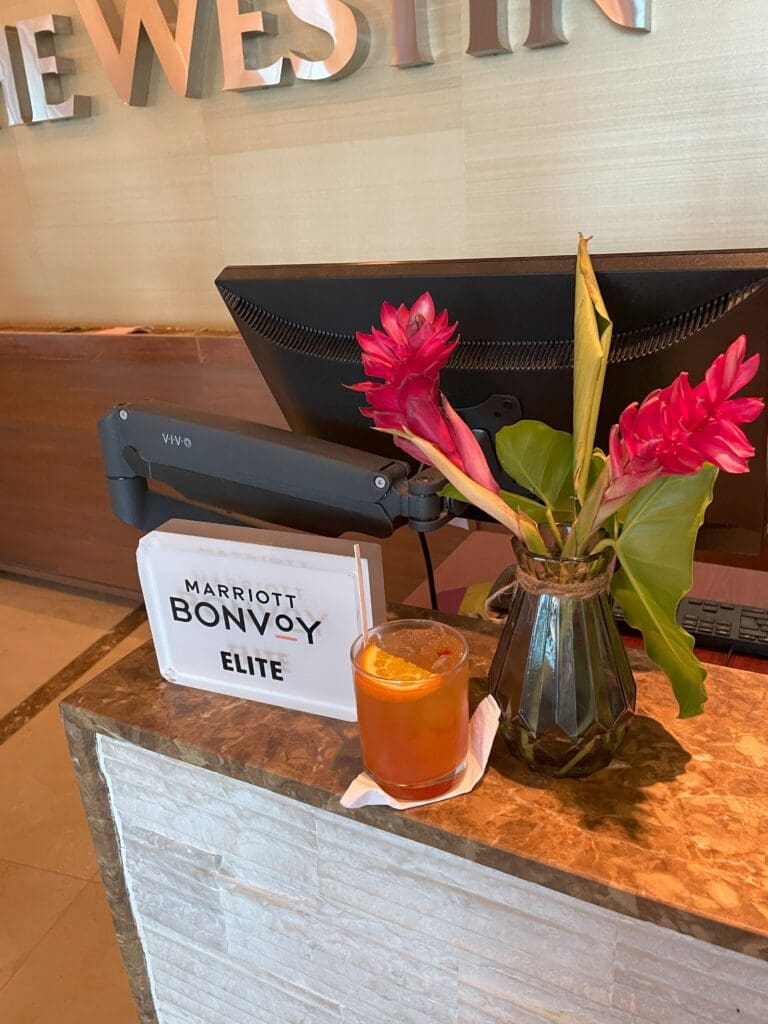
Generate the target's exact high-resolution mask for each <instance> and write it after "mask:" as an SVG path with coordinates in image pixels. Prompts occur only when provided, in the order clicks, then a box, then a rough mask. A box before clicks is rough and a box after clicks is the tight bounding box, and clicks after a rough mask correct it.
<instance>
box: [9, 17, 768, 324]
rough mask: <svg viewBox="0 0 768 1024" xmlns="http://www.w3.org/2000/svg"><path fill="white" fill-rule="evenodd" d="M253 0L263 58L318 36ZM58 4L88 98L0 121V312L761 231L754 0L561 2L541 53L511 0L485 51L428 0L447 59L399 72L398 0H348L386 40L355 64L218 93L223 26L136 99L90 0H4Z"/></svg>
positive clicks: (43, 316) (200, 318) (206, 294)
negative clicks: (584, 244)
mask: <svg viewBox="0 0 768 1024" xmlns="http://www.w3.org/2000/svg"><path fill="white" fill-rule="evenodd" d="M200 2H201V3H202V2H204V0H200ZM488 2H489V3H490V2H491V0H488ZM124 3H125V0H119V2H118V3H117V7H118V9H119V10H121V11H122V10H123V9H124ZM258 6H259V7H262V8H264V9H268V10H272V11H275V12H277V13H278V15H279V16H280V25H281V35H280V37H279V38H278V39H277V40H272V41H266V42H264V48H263V53H264V55H265V60H268V59H273V57H274V55H275V54H276V53H277V52H278V49H277V48H282V47H286V46H299V47H303V48H304V49H307V50H309V51H310V53H311V54H313V55H320V54H321V53H322V51H323V47H324V46H326V43H325V42H324V40H323V37H322V35H321V34H320V33H318V32H317V31H313V30H309V29H302V28H301V27H300V25H299V23H298V22H297V21H296V19H294V18H293V16H292V15H290V14H289V13H288V9H287V6H286V4H285V2H284V0H260V2H259V5H258ZM54 7H55V9H56V11H57V13H60V14H68V15H71V16H72V18H73V22H74V26H75V31H74V34H73V36H71V37H69V38H60V39H59V42H58V47H59V51H60V52H61V53H62V55H65V56H69V57H73V58H74V59H75V60H76V62H77V75H76V76H75V77H74V78H70V79H68V80H67V82H68V85H69V86H70V87H72V88H76V90H77V91H78V92H80V93H85V94H88V95H91V96H93V97H94V110H95V114H94V117H93V118H91V119H90V120H84V121H80V122H68V123H56V124H44V125H38V126H33V127H15V128H11V129H6V128H3V130H2V131H0V176H2V189H0V224H2V229H3V242H4V244H3V245H2V247H0V311H1V312H0V318H1V319H2V320H3V321H5V322H7V323H11V322H17V323H19V322H23V323H37V324H43V325H50V324H69V325H72V324H86V323H87V324H107V323H110V324H111V323H115V322H123V323H125V322H129V323H136V322H140V323H154V324H158V325H178V326H193V327H201V326H222V325H225V324H227V322H228V318H227V314H226V311H225V309H224V307H223V304H222V303H221V302H220V300H219V298H218V296H217V294H216V292H215V289H214V288H213V286H212V281H213V278H214V276H215V274H216V273H217V272H218V271H219V270H220V269H221V268H222V267H223V266H224V265H225V264H227V263H273V262H276V263H282V262H307V261H309V262H312V261H323V262H325V261H333V260H345V261H349V260H394V259H409V258H428V257H456V256H502V255H524V254H546V253H557V252H570V251H572V250H573V249H574V243H575V237H576V232H577V231H578V230H580V229H581V230H584V231H585V232H592V233H594V235H595V243H594V249H595V251H598V252H599V251H603V252H606V251H632V250H638V249H640V250H664V249H685V248H706V247H709V248H723V247H738V246H758V245H764V244H765V241H766V238H765V222H766V214H767V213H768V198H767V197H768V193H766V190H765V187H764V182H765V179H766V174H767V172H768V133H766V131H765V117H766V109H768V70H766V62H765V54H766V52H768V19H766V18H765V10H764V5H763V4H762V3H759V2H756V0H752V2H741V3H732V2H728V0H655V2H654V5H653V9H654V13H653V19H654V21H653V31H652V32H651V33H650V34H649V35H644V34H640V33H634V32H630V31H627V30H623V29H621V28H619V27H617V26H616V25H614V24H612V23H611V22H610V21H609V20H608V19H607V18H606V17H605V15H604V14H602V13H601V11H600V9H599V7H598V5H597V4H595V3H593V2H592V0H563V7H564V12H565V23H566V31H567V35H568V36H569V38H570V43H569V45H568V46H563V47H555V48H551V49H547V50H537V51H531V50H526V49H525V48H524V47H523V45H522V43H523V40H524V39H525V37H526V34H527V17H528V7H529V4H528V0H509V23H510V36H511V40H512V43H513V46H514V50H515V52H514V54H512V55H507V56H501V57H489V58H483V59H476V58H472V57H469V56H466V55H465V54H464V52H463V51H464V49H465V47H466V43H467V38H468V16H467V9H468V5H467V3H466V2H465V0H427V7H428V11H429V17H430V23H431V30H432V47H433V51H434V54H435V57H436V63H435V65H434V66H432V67H425V68H416V69H412V70H408V71H402V70H396V69H393V68H391V67H389V64H388V61H389V48H390V26H389V0H358V7H359V8H360V9H361V10H362V11H363V12H364V13H365V15H366V17H367V18H368V20H369V22H370V25H371V29H372V34H373V44H372V48H371V53H370V55H369V57H368V59H367V61H366V63H365V65H364V67H363V68H362V69H361V70H360V71H359V72H357V73H356V74H354V75H353V76H352V77H350V78H347V79H344V80H341V81H337V82H331V83H320V84H306V83H298V84H296V85H295V86H292V87H291V88H287V89H273V90H270V91H262V90H257V91H255V92H254V91H251V92H247V93H233V92H228V93H224V92H222V91H221V82H222V71H221V59H220V55H219V52H218V45H217V35H216V29H215V27H214V28H213V29H212V31H211V40H210V41H211V45H210V50H209V60H208V65H207V73H206V85H205V91H204V97H203V98H202V99H200V100H195V99H182V98H180V97H179V96H177V95H176V94H175V93H174V92H173V91H172V90H171V88H170V86H169V85H168V83H167V81H166V80H165V79H164V77H163V76H162V73H161V72H160V71H159V69H158V68H157V67H156V69H155V75H154V79H153V85H152V89H151V98H150V103H149V105H148V106H147V107H144V108H137V107H126V106H124V105H123V104H122V103H121V102H120V101H119V100H118V98H117V97H116V95H115V94H114V93H113V92H112V89H111V86H110V84H109V82H108V79H107V77H106V74H105V73H104V71H103V69H102V68H101V65H100V64H99V61H98V59H97V57H96V54H95V51H94V49H93V47H92V45H91V43H90V40H89V37H88V35H87V33H86V32H85V29H84V27H83V24H82V22H81V20H80V17H79V14H78V11H77V6H76V0H56V3H54V2H53V0H13V2H11V3H6V4H4V5H3V10H2V21H3V22H4V23H6V24H14V23H15V22H16V21H17V20H19V19H21V18H24V17H31V16H33V15H39V14H42V13H46V12H47V11H48V10H49V9H52V8H54ZM214 26H215V18H214ZM4 116H5V115H4V110H3V109H2V105H1V104H0V124H3V125H4V124H5V121H4Z"/></svg>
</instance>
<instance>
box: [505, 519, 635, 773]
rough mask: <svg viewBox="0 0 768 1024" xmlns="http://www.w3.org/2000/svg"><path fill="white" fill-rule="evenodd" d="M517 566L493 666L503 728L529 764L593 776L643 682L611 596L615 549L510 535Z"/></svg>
mask: <svg viewBox="0 0 768 1024" xmlns="http://www.w3.org/2000/svg"><path fill="white" fill-rule="evenodd" d="M512 546H513V549H514V554H515V558H516V560H517V569H516V575H515V584H514V586H512V587H511V588H509V594H510V598H509V603H508V607H509V612H508V615H507V618H506V622H505V625H504V629H503V631H502V635H501V640H500V641H499V646H498V649H497V651H496V655H495V657H494V659H493V663H492V665H491V670H490V675H489V682H490V689H491V693H492V694H493V695H494V696H495V698H496V700H497V701H498V703H499V706H500V707H501V725H500V731H501V733H502V735H503V736H504V739H505V740H506V742H507V745H508V746H509V748H510V749H511V751H512V753H513V754H515V756H516V757H519V758H521V759H522V760H523V761H525V762H526V763H527V764H528V766H529V768H531V769H532V770H533V771H537V772H545V773H547V774H550V775H556V776H561V777H562V776H584V775H591V774H592V772H594V771H597V769H598V768H602V767H604V766H605V765H607V764H608V763H609V761H610V760H611V758H612V757H613V755H614V753H615V752H616V750H617V748H618V746H619V744H620V743H621V741H622V740H623V739H624V734H625V733H626V730H627V726H628V725H629V723H630V721H631V719H632V716H633V714H634V710H635V699H636V687H635V680H634V677H633V675H632V669H631V668H630V666H629V661H628V660H627V655H626V651H625V650H624V645H623V644H622V642H621V637H620V636H619V632H618V630H617V628H616V623H615V620H614V618H613V612H612V610H611V603H610V599H609V596H608V588H609V584H610V575H611V571H612V558H613V555H612V552H609V551H603V552H599V553H598V554H595V555H590V556H587V557H584V558H565V559H559V558H554V557H549V556H545V555H537V554H533V553H532V552H531V551H529V550H528V549H527V548H526V547H525V546H524V545H523V544H522V543H520V542H519V541H518V540H517V539H516V538H513V539H512Z"/></svg>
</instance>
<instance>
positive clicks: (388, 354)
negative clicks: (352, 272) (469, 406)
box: [350, 292, 499, 494]
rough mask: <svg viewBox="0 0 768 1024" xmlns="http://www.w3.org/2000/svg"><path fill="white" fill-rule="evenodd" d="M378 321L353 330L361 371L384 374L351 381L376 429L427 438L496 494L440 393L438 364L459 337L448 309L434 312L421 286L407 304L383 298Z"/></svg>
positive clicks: (406, 444)
mask: <svg viewBox="0 0 768 1024" xmlns="http://www.w3.org/2000/svg"><path fill="white" fill-rule="evenodd" d="M381 323H382V326H383V328H384V330H383V331H381V330H378V329H377V328H375V327H373V328H371V333H370V334H362V333H358V335H357V340H358V342H359V344H360V348H361V349H362V350H363V367H364V368H365V372H366V373H367V374H368V375H369V376H371V377H380V378H382V380H383V383H381V384H379V383H377V382H375V381H363V382H362V383H361V384H352V385H350V388H351V390H353V391H360V392H363V393H364V394H365V396H366V398H367V399H368V402H369V405H368V406H364V407H363V408H361V409H360V412H361V413H362V414H363V415H364V416H368V417H369V418H370V419H372V420H373V422H374V424H375V425H376V427H377V428H378V429H379V430H384V431H400V432H403V433H408V434H412V435H414V436H415V437H417V438H422V439H423V440H425V441H428V442H429V443H430V444H432V445H434V447H435V448H437V449H438V451H440V452H442V453H443V454H444V455H445V456H446V457H447V458H448V459H449V460H450V461H451V462H452V463H453V465H454V466H456V467H457V468H458V469H460V470H461V471H462V472H463V473H465V474H466V476H468V477H470V478H471V479H472V480H474V481H476V482H477V483H479V484H480V485H481V486H482V487H485V488H487V489H488V490H490V491H492V492H493V493H494V494H498V493H499V485H498V484H497V483H496V480H495V479H494V477H493V475H492V473H491V471H490V468H489V467H488V463H487V462H486V460H485V456H484V455H483V453H482V450H481V448H480V445H479V444H478V442H477V440H476V438H475V436H474V434H473V433H472V431H471V430H470V429H469V427H468V426H467V424H466V423H465V422H464V420H462V418H461V417H460V416H459V414H458V413H457V412H456V410H455V409H454V408H453V407H452V406H451V404H450V402H449V401H448V399H447V398H446V397H445V395H441V394H440V370H441V369H442V368H443V367H444V366H445V364H446V363H447V362H448V360H449V358H450V357H451V354H452V352H453V350H454V349H455V347H456V345H457V344H458V338H456V339H455V340H452V338H453V335H454V332H455V331H456V324H452V325H451V324H449V323H448V312H447V310H443V311H442V313H440V314H439V315H437V316H436V315H435V305H434V302H433V301H432V296H431V295H430V294H429V292H425V293H424V294H423V295H422V296H421V297H420V298H418V299H417V300H416V302H414V304H413V306H411V308H410V309H409V308H408V307H407V306H400V308H399V309H395V307H394V306H392V305H390V304H389V303H388V302H385V303H383V305H382V307H381ZM394 440H395V444H396V445H398V446H399V447H400V448H402V449H403V451H405V452H407V453H408V454H409V455H412V456H413V457H414V458H416V459H418V460H419V462H425V461H427V459H426V457H425V454H424V452H423V451H421V450H420V449H419V448H417V447H416V446H415V445H414V444H412V443H411V442H410V441H408V440H406V439H404V438H401V437H395V439H394Z"/></svg>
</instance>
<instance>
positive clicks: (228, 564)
mask: <svg viewBox="0 0 768 1024" xmlns="http://www.w3.org/2000/svg"><path fill="white" fill-rule="evenodd" d="M360 554H361V556H362V565H363V581H364V589H365V593H366V600H367V605H368V608H367V613H368V621H369V622H371V623H374V624H376V623H380V622H383V621H384V620H385V619H386V601H385V597H384V583H383V573H382V568H381V548H380V547H379V545H378V544H360ZM137 562H138V567H139V578H140V579H141V588H142V590H143V592H144V600H145V601H146V605H147V615H148V617H149V624H150V628H151V630H152V638H153V640H154V643H155V650H156V652H157V661H158V665H159V667H160V672H161V674H162V675H163V677H164V678H165V679H168V680H169V681H171V682H174V683H183V684H184V685H185V686H196V687H199V688H201V689H204V690H215V691H216V692H218V693H227V694H230V695H232V696H235V697H247V698H248V699H249V700H258V701H263V702H265V703H267V704H277V705H279V706H280V707H285V708H296V709H297V710H299V711H311V712H313V713H314V714H317V715H327V716H329V717H332V718H341V719H343V720H345V721H348V722H354V721H355V720H356V719H357V713H356V709H355V695H354V689H353V682H352V670H351V666H350V662H349V649H350V647H351V646H352V642H353V641H354V639H355V637H356V636H358V635H359V633H361V632H362V624H361V621H360V609H359V600H358V589H357V574H356V570H355V557H354V545H353V543H352V541H345V540H328V539H326V538H324V537H314V536H309V535H307V534H300V533H277V532H274V531H271V530H257V529H250V528H248V527H241V526H213V525H211V524H209V523H206V524H202V523H189V522H185V521H182V520H177V519H173V520H171V521H170V522H168V523H166V524H165V525H164V526H161V527H160V529H158V530H155V531H154V532H152V533H149V534H147V535H146V536H145V537H143V538H142V539H141V541H140V542H139V548H138V553H137Z"/></svg>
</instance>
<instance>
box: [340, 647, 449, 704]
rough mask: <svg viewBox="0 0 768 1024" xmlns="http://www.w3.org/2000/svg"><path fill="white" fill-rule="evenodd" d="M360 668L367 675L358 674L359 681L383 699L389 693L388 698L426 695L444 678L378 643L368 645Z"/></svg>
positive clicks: (373, 694)
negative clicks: (400, 656)
mask: <svg viewBox="0 0 768 1024" xmlns="http://www.w3.org/2000/svg"><path fill="white" fill-rule="evenodd" d="M360 668H361V669H362V672H363V673H365V675H362V674H358V677H357V679H358V684H362V685H363V686H364V688H365V689H366V690H368V692H369V693H371V694H372V696H375V695H378V697H379V699H381V698H383V697H385V695H386V697H385V699H387V700H414V699H415V698H418V697H425V696H426V695H427V694H428V693H432V691H433V690H437V689H438V687H439V686H440V683H441V681H442V680H441V677H440V676H436V675H433V673H432V672H429V671H428V670H427V669H425V668H422V667H421V666H420V665H416V664H414V663H413V662H412V661H406V659H405V658H399V657H398V656H397V655H396V654H390V653H389V651H385V650H382V648H381V647H379V646H378V644H368V646H367V647H366V648H365V650H364V651H363V653H362V655H361V656H360Z"/></svg>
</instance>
